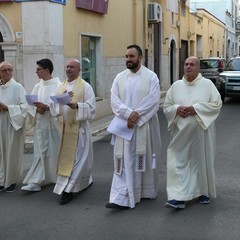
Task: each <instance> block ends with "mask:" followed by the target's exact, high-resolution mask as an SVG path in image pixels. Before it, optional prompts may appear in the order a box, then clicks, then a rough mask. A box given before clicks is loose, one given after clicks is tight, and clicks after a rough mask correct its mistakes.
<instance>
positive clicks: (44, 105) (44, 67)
mask: <svg viewBox="0 0 240 240" xmlns="http://www.w3.org/2000/svg"><path fill="white" fill-rule="evenodd" d="M36 63H37V68H36V73H37V75H38V77H39V79H40V82H39V83H37V84H36V85H35V86H34V88H33V90H32V93H31V94H32V95H37V96H38V101H37V102H35V103H34V104H35V106H30V105H29V106H28V113H29V114H28V117H29V118H28V125H29V127H34V151H33V161H32V166H31V168H30V169H29V171H28V173H27V175H26V176H25V178H24V180H23V184H26V185H25V186H23V187H22V188H21V190H23V191H30V192H38V191H40V190H41V187H42V186H44V185H47V184H49V183H56V180H57V158H58V152H59V147H60V127H59V126H60V124H59V123H58V119H57V117H56V116H54V114H55V104H54V103H53V101H52V100H51V98H50V96H52V95H55V94H56V90H57V88H58V87H59V85H60V84H61V82H60V80H59V78H58V77H54V78H53V77H52V72H53V63H52V61H51V60H50V59H47V58H44V59H41V60H39V61H37V62H36ZM51 112H53V114H52V113H51Z"/></svg>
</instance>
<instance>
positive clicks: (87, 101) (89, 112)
mask: <svg viewBox="0 0 240 240" xmlns="http://www.w3.org/2000/svg"><path fill="white" fill-rule="evenodd" d="M95 111H96V100H95V94H94V92H93V89H92V87H91V85H90V84H88V83H85V88H84V102H83V103H81V102H78V111H77V116H76V119H77V120H78V121H88V120H93V119H94V117H95Z"/></svg>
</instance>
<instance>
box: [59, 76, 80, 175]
mask: <svg viewBox="0 0 240 240" xmlns="http://www.w3.org/2000/svg"><path fill="white" fill-rule="evenodd" d="M84 85H85V81H84V80H83V79H81V78H80V77H78V78H77V79H76V81H75V83H74V86H73V93H74V95H73V98H72V99H73V101H75V102H83V94H84ZM66 87H67V80H65V81H64V82H63V83H62V84H61V85H60V87H59V88H58V92H57V94H62V93H64V92H65V91H66ZM76 111H77V109H71V108H68V113H67V119H66V121H65V122H64V121H63V116H61V118H62V119H61V120H60V121H61V122H62V139H61V148H60V153H59V158H58V172H57V174H58V175H62V176H67V177H69V176H70V175H71V172H72V169H73V164H74V161H75V158H76V150H77V143H78V132H79V127H80V122H79V121H76Z"/></svg>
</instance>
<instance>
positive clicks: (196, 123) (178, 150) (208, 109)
mask: <svg viewBox="0 0 240 240" xmlns="http://www.w3.org/2000/svg"><path fill="white" fill-rule="evenodd" d="M199 70H200V66H199V60H198V59H197V58H195V57H189V58H187V59H186V61H185V65H184V76H183V79H182V80H178V81H176V82H175V83H173V85H172V86H171V88H170V89H169V90H168V92H167V95H166V99H165V103H164V106H163V108H164V113H165V115H166V118H167V121H168V129H169V130H170V132H171V142H170V144H169V146H168V150H167V194H168V201H167V202H166V205H165V206H166V207H170V208H185V202H186V201H189V200H192V199H194V198H198V200H199V203H201V204H208V203H210V198H215V197H216V187H215V173H214V157H215V148H216V131H215V124H214V121H215V120H216V119H217V117H218V115H219V112H220V108H221V106H222V101H221V97H220V94H219V92H218V91H217V89H216V87H215V85H214V84H213V83H212V81H211V80H209V79H206V78H204V77H202V75H201V74H200V73H199Z"/></svg>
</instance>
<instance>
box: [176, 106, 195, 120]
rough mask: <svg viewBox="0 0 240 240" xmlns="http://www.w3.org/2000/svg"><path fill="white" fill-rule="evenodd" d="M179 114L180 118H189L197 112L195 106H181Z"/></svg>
mask: <svg viewBox="0 0 240 240" xmlns="http://www.w3.org/2000/svg"><path fill="white" fill-rule="evenodd" d="M177 114H178V115H179V116H180V117H182V118H185V117H187V116H191V115H194V114H196V111H195V109H194V107H193V106H189V107H185V106H179V107H178V109H177Z"/></svg>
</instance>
